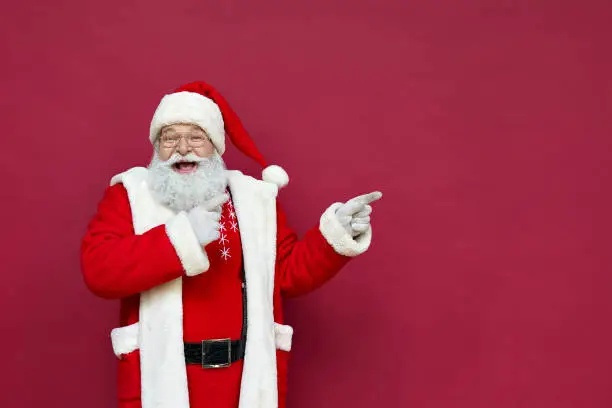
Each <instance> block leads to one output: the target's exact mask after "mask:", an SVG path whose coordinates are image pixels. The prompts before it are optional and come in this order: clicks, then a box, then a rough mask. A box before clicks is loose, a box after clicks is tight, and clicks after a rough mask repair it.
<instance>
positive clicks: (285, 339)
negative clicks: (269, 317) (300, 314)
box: [274, 323, 293, 351]
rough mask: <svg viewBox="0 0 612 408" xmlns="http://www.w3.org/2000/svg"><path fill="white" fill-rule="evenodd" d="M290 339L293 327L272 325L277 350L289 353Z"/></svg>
mask: <svg viewBox="0 0 612 408" xmlns="http://www.w3.org/2000/svg"><path fill="white" fill-rule="evenodd" d="M292 338H293V327H291V326H288V325H286V324H279V323H274V343H275V344H276V348H277V349H279V350H283V351H291V340H292Z"/></svg>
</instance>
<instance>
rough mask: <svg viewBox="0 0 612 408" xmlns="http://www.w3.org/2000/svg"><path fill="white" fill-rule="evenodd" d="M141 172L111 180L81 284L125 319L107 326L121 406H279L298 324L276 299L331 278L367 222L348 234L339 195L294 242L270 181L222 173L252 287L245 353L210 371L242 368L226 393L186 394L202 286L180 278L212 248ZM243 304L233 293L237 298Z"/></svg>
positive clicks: (358, 245) (87, 241)
mask: <svg viewBox="0 0 612 408" xmlns="http://www.w3.org/2000/svg"><path fill="white" fill-rule="evenodd" d="M146 180H147V169H145V168H142V167H137V168H133V169H131V170H129V171H127V172H125V173H122V174H120V175H118V176H115V177H114V178H113V179H112V181H111V187H110V188H109V189H108V190H107V192H106V194H105V197H104V198H103V200H102V201H101V203H100V205H99V208H98V212H97V214H96V216H95V217H94V219H93V220H92V222H91V223H90V225H89V227H88V231H87V234H86V236H85V238H84V240H83V246H82V251H81V254H82V257H81V258H82V270H83V275H84V278H85V282H86V284H87V285H88V287H89V288H90V289H91V290H92V291H93V292H94V293H96V294H97V295H99V296H102V297H105V298H113V299H122V310H121V315H122V318H121V322H120V327H118V328H117V329H114V330H113V332H112V333H111V337H112V340H113V348H114V350H115V353H116V354H117V355H118V356H119V357H120V358H121V360H120V362H119V378H118V379H119V399H120V408H135V407H142V408H203V407H210V406H211V403H213V405H215V407H218V406H222V405H223V406H228V407H230V406H236V402H237V403H238V404H237V406H238V407H239V408H274V407H277V406H280V407H284V404H285V392H286V375H287V358H288V352H289V350H290V348H291V336H292V334H293V329H292V328H291V327H290V326H286V325H284V322H283V314H282V305H281V296H297V295H301V294H304V293H308V292H310V291H312V290H314V289H316V288H317V287H319V286H321V285H322V284H323V283H325V282H326V281H328V280H329V279H330V278H331V277H332V276H334V275H335V274H336V273H337V272H338V271H339V270H340V269H341V268H342V267H343V266H344V265H345V264H346V263H347V261H348V260H349V259H350V258H351V257H353V256H355V255H358V254H360V253H362V252H364V251H365V250H367V248H368V247H369V244H370V240H371V230H370V231H368V232H367V233H365V234H363V235H362V236H360V237H359V238H358V239H357V240H354V239H353V238H352V237H350V236H349V235H348V234H347V233H346V231H345V230H344V229H343V228H342V226H341V225H340V224H339V223H338V221H337V220H336V218H335V216H334V215H333V214H334V212H335V210H336V208H337V207H338V206H339V205H341V204H340V203H336V204H334V205H332V206H331V207H330V208H328V209H327V210H326V211H325V212H324V214H323V215H322V216H321V219H320V223H319V225H318V227H316V228H313V229H311V230H310V231H308V232H307V234H306V235H305V236H304V238H303V239H302V240H298V239H297V236H296V234H295V232H294V231H292V230H291V228H289V227H288V225H287V222H286V219H285V216H284V214H283V213H282V210H281V209H280V207H279V206H278V203H277V200H276V196H277V193H278V188H277V186H276V185H274V184H271V183H267V182H264V181H260V180H256V179H254V178H252V177H249V176H245V175H243V174H242V173H241V172H239V171H229V172H228V182H229V183H228V188H229V190H230V193H231V195H232V199H233V204H234V206H235V215H236V218H237V221H238V222H237V224H238V225H239V231H240V243H241V246H242V255H243V257H242V263H243V264H244V269H245V274H246V281H247V288H248V289H247V293H248V303H247V311H248V319H249V322H248V326H247V339H248V340H247V344H246V350H245V357H244V359H243V361H240V362H238V363H235V365H234V366H233V367H230V368H228V369H223V368H222V369H212V370H213V371H217V370H226V371H225V372H223V371H217V372H218V373H224V374H219V376H221V375H225V374H227V373H229V371H227V370H231V369H234V370H236V369H240V371H241V372H240V373H239V374H240V384H239V388H238V387H236V388H237V389H236V390H234V391H233V392H232V391H231V387H232V384H229V383H231V380H228V387H227V388H224V387H223V386H221V387H220V389H218V392H217V393H212V394H211V393H208V396H206V394H199V393H196V392H193V391H194V390H195V389H198V387H199V384H193V383H190V381H191V382H194V381H203V380H199V379H198V378H200V377H196V376H191V377H190V376H188V374H187V371H188V369H187V367H186V364H185V360H184V352H183V341H189V340H186V339H185V338H184V333H185V332H187V328H186V327H185V326H184V324H187V322H188V321H189V320H190V319H191V320H193V318H192V316H190V315H188V316H184V315H183V303H184V302H185V303H186V304H187V302H188V301H189V297H188V296H197V293H195V292H194V291H188V290H185V293H183V284H184V283H183V278H184V277H186V276H187V277H193V276H197V275H199V274H202V273H206V272H207V271H209V269H210V267H211V262H210V260H209V258H208V255H207V250H208V248H209V247H207V250H203V249H202V248H201V246H200V245H199V243H198V241H197V239H196V237H195V234H194V232H193V231H192V229H191V226H190V225H189V221H188V220H187V217H186V214H185V213H178V214H176V213H174V212H172V211H171V210H169V209H168V208H166V207H164V206H162V205H160V204H158V203H157V202H156V201H155V200H154V199H153V198H152V196H151V195H150V192H149V190H148V187H147V181H146ZM213 264H214V263H213ZM185 280H186V279H185ZM186 296H187V298H185V297H186ZM240 302H241V299H240V295H239V292H237V297H236V299H235V300H232V303H233V304H240ZM201 313H214V316H215V318H214V319H212V320H210V319H209V320H208V322H209V324H210V325H213V326H214V325H215V324H217V323H216V322H218V323H219V324H223V323H224V319H227V318H228V316H227V315H226V314H224V313H223V311H219V310H215V311H207V310H202V311H201ZM234 315H235V314H234ZM215 319H217V320H215ZM240 324H241V321H238V322H236V325H237V326H236V327H239V326H240ZM234 338H237V336H234ZM201 340H203V339H201ZM191 341H193V340H191ZM190 368H191V367H190ZM198 369H199V368H198ZM213 371H211V373H210V375H215V373H214V372H213ZM209 378H210V377H209ZM189 390H192V392H191V393H190V392H189ZM236 391H238V394H239V395H235V394H236ZM215 398H217V399H215Z"/></svg>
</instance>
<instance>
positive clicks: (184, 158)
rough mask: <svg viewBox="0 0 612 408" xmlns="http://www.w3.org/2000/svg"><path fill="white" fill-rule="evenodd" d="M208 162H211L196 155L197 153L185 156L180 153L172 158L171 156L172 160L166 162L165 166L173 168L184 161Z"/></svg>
mask: <svg viewBox="0 0 612 408" xmlns="http://www.w3.org/2000/svg"><path fill="white" fill-rule="evenodd" d="M206 160H209V159H208V158H206V157H200V156H198V155H196V154H195V153H189V154H187V155H185V156H183V155H182V154H180V153H174V154H173V155H172V156H170V158H169V159H168V160H166V161H165V162H164V164H165V165H166V166H172V165H174V164H176V163H178V162H182V161H185V162H194V163H201V162H203V161H206Z"/></svg>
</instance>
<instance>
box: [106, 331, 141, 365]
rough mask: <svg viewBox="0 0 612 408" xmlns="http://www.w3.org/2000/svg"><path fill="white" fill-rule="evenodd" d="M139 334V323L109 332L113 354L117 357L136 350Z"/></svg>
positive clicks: (138, 346)
mask: <svg viewBox="0 0 612 408" xmlns="http://www.w3.org/2000/svg"><path fill="white" fill-rule="evenodd" d="M139 334H140V323H138V322H136V323H134V324H131V325H129V326H123V327H117V328H115V329H113V330H112V331H111V343H112V344H113V352H114V353H115V355H116V356H117V357H121V354H128V353H131V352H132V351H134V350H138V349H139V348H140V345H139V344H138V336H139Z"/></svg>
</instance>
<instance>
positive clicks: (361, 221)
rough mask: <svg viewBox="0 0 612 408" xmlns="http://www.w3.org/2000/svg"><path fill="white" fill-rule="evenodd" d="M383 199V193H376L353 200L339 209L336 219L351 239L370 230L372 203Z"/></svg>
mask: <svg viewBox="0 0 612 408" xmlns="http://www.w3.org/2000/svg"><path fill="white" fill-rule="evenodd" d="M381 197H382V193H381V192H380V191H375V192H373V193H369V194H364V195H360V196H358V197H355V198H352V199H350V200H348V201H347V202H346V203H344V204H342V206H340V207H338V209H337V210H336V217H338V221H340V224H341V225H342V226H343V227H344V229H345V230H346V232H347V233H348V234H350V235H351V237H353V238H355V237H357V236H358V235H360V234H363V233H364V232H366V231H367V230H368V229H369V228H370V214H371V213H372V206H371V205H370V203H372V202H374V201H376V200H380V198H381Z"/></svg>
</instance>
